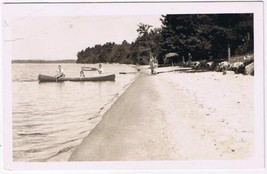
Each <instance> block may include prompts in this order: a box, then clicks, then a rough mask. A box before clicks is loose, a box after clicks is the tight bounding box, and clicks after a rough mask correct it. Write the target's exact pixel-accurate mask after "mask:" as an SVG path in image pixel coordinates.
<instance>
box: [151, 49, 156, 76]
mask: <svg viewBox="0 0 267 174" xmlns="http://www.w3.org/2000/svg"><path fill="white" fill-rule="evenodd" d="M149 65H150V69H151V74H156V71H155V68H157V61H156V59H155V58H154V57H153V56H152V54H151V52H150V59H149Z"/></svg>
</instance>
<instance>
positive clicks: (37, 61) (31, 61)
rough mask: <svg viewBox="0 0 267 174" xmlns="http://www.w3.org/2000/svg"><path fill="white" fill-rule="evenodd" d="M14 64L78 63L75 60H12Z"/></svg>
mask: <svg viewBox="0 0 267 174" xmlns="http://www.w3.org/2000/svg"><path fill="white" fill-rule="evenodd" d="M12 63H76V60H75V59H64V60H38V59H37V60H12Z"/></svg>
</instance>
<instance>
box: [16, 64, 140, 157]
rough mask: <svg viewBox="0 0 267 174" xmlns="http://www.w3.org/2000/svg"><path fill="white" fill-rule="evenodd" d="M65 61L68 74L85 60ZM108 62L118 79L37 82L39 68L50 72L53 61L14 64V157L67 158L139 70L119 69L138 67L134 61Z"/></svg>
mask: <svg viewBox="0 0 267 174" xmlns="http://www.w3.org/2000/svg"><path fill="white" fill-rule="evenodd" d="M12 66H16V65H12ZM62 66H63V67H64V70H65V71H66V72H67V73H68V74H69V76H76V75H77V74H76V73H77V72H79V68H80V66H81V65H77V64H68V65H67V64H66V65H62ZM104 67H105V70H106V71H105V72H113V73H115V74H116V80H115V82H103V83H101V82H95V83H74V82H72V83H68V82H66V83H46V84H40V83H37V81H38V80H37V76H38V73H42V74H48V75H49V72H52V71H53V69H54V68H55V67H54V65H51V64H50V65H46V64H42V65H38V64H37V65H25V66H23V65H21V64H20V65H18V66H16V67H14V71H13V104H12V105H13V106H12V108H13V159H14V161H35V162H38V161H39V162H40V161H67V160H68V158H69V155H70V154H71V152H72V151H73V149H75V147H76V146H77V145H79V144H80V143H81V142H82V140H83V139H84V138H85V137H86V136H87V135H88V134H89V133H90V132H91V131H92V130H93V129H94V128H95V126H96V125H97V124H98V123H99V122H100V121H101V119H102V115H103V114H104V113H105V112H106V111H107V110H108V109H109V108H110V107H111V105H112V104H113V103H114V102H115V101H116V99H117V98H118V97H119V96H120V95H121V94H122V93H123V91H125V90H126V89H127V87H128V86H130V84H131V83H132V82H133V81H134V79H135V78H136V74H132V75H127V76H125V75H120V74H119V72H120V71H133V69H134V67H133V66H128V65H104ZM18 79H20V81H19V80H18ZM33 79H34V80H33ZM28 82H31V83H28Z"/></svg>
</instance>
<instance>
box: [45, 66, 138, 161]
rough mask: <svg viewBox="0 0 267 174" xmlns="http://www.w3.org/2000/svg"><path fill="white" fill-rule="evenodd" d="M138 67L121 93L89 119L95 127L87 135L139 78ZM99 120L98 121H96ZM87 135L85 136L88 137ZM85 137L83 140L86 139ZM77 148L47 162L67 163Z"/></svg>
mask: <svg viewBox="0 0 267 174" xmlns="http://www.w3.org/2000/svg"><path fill="white" fill-rule="evenodd" d="M139 68H140V67H139V66H135V67H134V69H135V70H136V75H135V77H134V78H133V79H132V80H131V81H130V82H129V83H128V84H125V85H124V86H123V88H122V90H121V91H119V92H118V93H116V94H115V95H114V96H113V97H112V99H111V100H109V101H108V102H107V103H105V104H104V105H103V106H102V107H101V108H100V109H99V110H98V111H97V112H96V113H95V114H94V116H93V117H91V118H90V120H93V119H95V120H96V122H97V123H96V125H95V126H94V127H92V128H91V129H90V130H89V131H88V135H89V134H90V133H91V132H92V131H93V130H94V129H95V127H97V125H98V124H99V123H100V122H101V121H102V119H103V116H104V114H105V113H106V112H107V111H108V110H109V109H110V108H111V107H112V105H113V104H114V103H115V102H116V101H117V100H118V99H119V98H120V96H121V95H123V93H124V92H125V91H126V90H127V89H128V88H129V87H130V86H131V85H132V84H133V83H134V82H135V80H136V79H138V78H139V76H140V73H139V72H138V69H139ZM97 120H99V121H97ZM88 135H87V136H88ZM87 136H86V137H87ZM86 137H85V138H86ZM83 140H84V138H83V139H82V140H81V142H80V143H79V144H78V145H77V146H79V145H80V144H81V143H82V141H83ZM77 146H75V147H74V148H71V149H70V150H68V151H66V152H62V153H60V154H58V155H56V156H53V157H51V158H49V159H48V160H47V161H48V162H53V161H68V159H69V158H70V156H71V154H72V153H73V151H74V150H75V149H76V148H77Z"/></svg>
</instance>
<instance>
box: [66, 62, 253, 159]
mask: <svg viewBox="0 0 267 174" xmlns="http://www.w3.org/2000/svg"><path fill="white" fill-rule="evenodd" d="M176 70H177V67H167V68H158V69H157V71H158V72H160V73H159V74H157V75H150V72H149V69H147V68H146V66H141V70H140V72H141V75H140V76H139V77H138V78H137V79H136V81H135V82H133V84H132V85H131V86H130V87H129V88H128V89H127V90H126V91H125V92H124V93H123V94H122V95H121V96H120V97H119V98H118V100H117V101H116V102H115V103H114V104H113V105H112V106H111V108H110V109H109V110H108V111H107V112H106V113H105V114H104V115H103V119H102V121H101V122H100V123H99V124H98V125H97V126H96V128H95V129H94V130H93V131H92V132H91V133H90V134H89V135H88V136H87V137H86V138H85V139H84V140H83V142H82V143H81V144H80V145H79V146H78V147H77V148H76V149H75V150H74V152H73V153H72V155H71V157H70V159H69V160H70V161H120V160H126V161H127V160H229V159H231V160H234V159H236V160H244V159H250V158H251V157H252V156H253V146H254V145H253V139H254V126H253V125H254V121H253V120H254V115H253V112H254V105H253V104H254V92H253V91H254V90H253V80H254V77H253V76H250V75H242V74H226V75H222V73H221V72H186V71H176ZM164 72H165V73H164Z"/></svg>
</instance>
